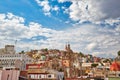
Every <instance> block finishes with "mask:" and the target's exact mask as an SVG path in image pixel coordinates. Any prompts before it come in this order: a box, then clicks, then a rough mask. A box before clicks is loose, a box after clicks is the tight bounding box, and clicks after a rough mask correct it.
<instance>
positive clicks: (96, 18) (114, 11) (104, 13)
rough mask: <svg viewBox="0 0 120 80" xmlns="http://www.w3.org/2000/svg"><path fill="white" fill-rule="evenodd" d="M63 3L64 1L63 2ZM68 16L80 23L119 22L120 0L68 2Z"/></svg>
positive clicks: (78, 0) (76, 0)
mask: <svg viewBox="0 0 120 80" xmlns="http://www.w3.org/2000/svg"><path fill="white" fill-rule="evenodd" d="M63 1H64V0H63ZM70 1H71V2H72V4H71V6H70V7H69V11H70V12H69V16H70V18H71V19H72V20H75V21H76V20H78V21H80V23H82V22H84V21H91V22H93V23H101V21H105V22H106V23H108V24H113V23H117V22H120V20H119V19H120V14H119V13H120V0H99V1H98V0H70Z"/></svg>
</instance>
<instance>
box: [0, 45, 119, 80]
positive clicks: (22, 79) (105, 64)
mask: <svg viewBox="0 0 120 80" xmlns="http://www.w3.org/2000/svg"><path fill="white" fill-rule="evenodd" d="M116 54H118V55H117V56H116V58H114V59H113V58H100V57H96V56H93V55H90V54H87V55H86V54H84V53H82V52H74V51H73V50H72V49H71V45H70V44H66V45H65V46H63V50H58V49H47V48H45V49H39V50H31V51H26V52H24V51H21V52H19V53H16V50H15V46H14V45H5V48H2V49H0V69H1V70H0V79H1V80H59V79H57V78H58V76H59V75H60V73H62V74H63V77H64V79H62V80H106V79H108V78H111V79H112V78H113V80H119V78H120V51H118V53H116ZM8 75H9V76H8ZM111 79H110V80H111ZM108 80H109V79H108Z"/></svg>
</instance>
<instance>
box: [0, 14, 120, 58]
mask: <svg viewBox="0 0 120 80" xmlns="http://www.w3.org/2000/svg"><path fill="white" fill-rule="evenodd" d="M9 14H10V16H9ZM11 15H12V17H11ZM24 21H25V20H24V18H22V17H19V16H15V15H13V14H12V13H8V14H0V36H1V37H0V40H1V42H0V47H2V46H4V45H5V44H14V41H15V40H16V39H17V40H18V43H17V45H16V46H17V48H16V49H19V50H30V49H41V48H57V49H64V46H65V44H66V42H70V44H71V48H72V49H73V51H78V52H79V51H81V52H83V53H89V54H92V53H93V54H95V53H99V54H96V55H100V56H102V54H104V53H106V54H107V55H106V56H109V55H111V57H112V55H113V57H114V56H115V54H116V55H117V51H118V50H119V48H120V45H119V44H120V34H119V33H120V26H119V25H118V26H117V27H116V28H109V27H108V26H104V27H102V26H98V25H93V24H89V25H88V24H87V25H76V26H75V27H73V28H70V29H66V30H62V31H56V30H52V29H48V28H44V27H43V26H42V25H41V24H38V23H35V22H30V23H29V24H28V25H26V26H25V25H24ZM37 36H43V37H45V38H46V39H43V38H41V39H39V40H38V39H37ZM24 39H30V40H33V41H27V42H26V41H24Z"/></svg>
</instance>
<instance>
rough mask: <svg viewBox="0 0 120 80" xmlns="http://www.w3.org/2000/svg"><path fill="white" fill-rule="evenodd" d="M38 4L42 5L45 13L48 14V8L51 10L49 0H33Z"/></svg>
mask: <svg viewBox="0 0 120 80" xmlns="http://www.w3.org/2000/svg"><path fill="white" fill-rule="evenodd" d="M35 1H36V2H37V3H38V5H39V6H41V7H43V11H44V14H45V15H48V16H50V10H51V6H50V5H49V1H48V0H42V1H41V0H35Z"/></svg>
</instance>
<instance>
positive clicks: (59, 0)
mask: <svg viewBox="0 0 120 80" xmlns="http://www.w3.org/2000/svg"><path fill="white" fill-rule="evenodd" d="M66 1H69V0H58V2H59V3H63V2H66Z"/></svg>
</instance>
